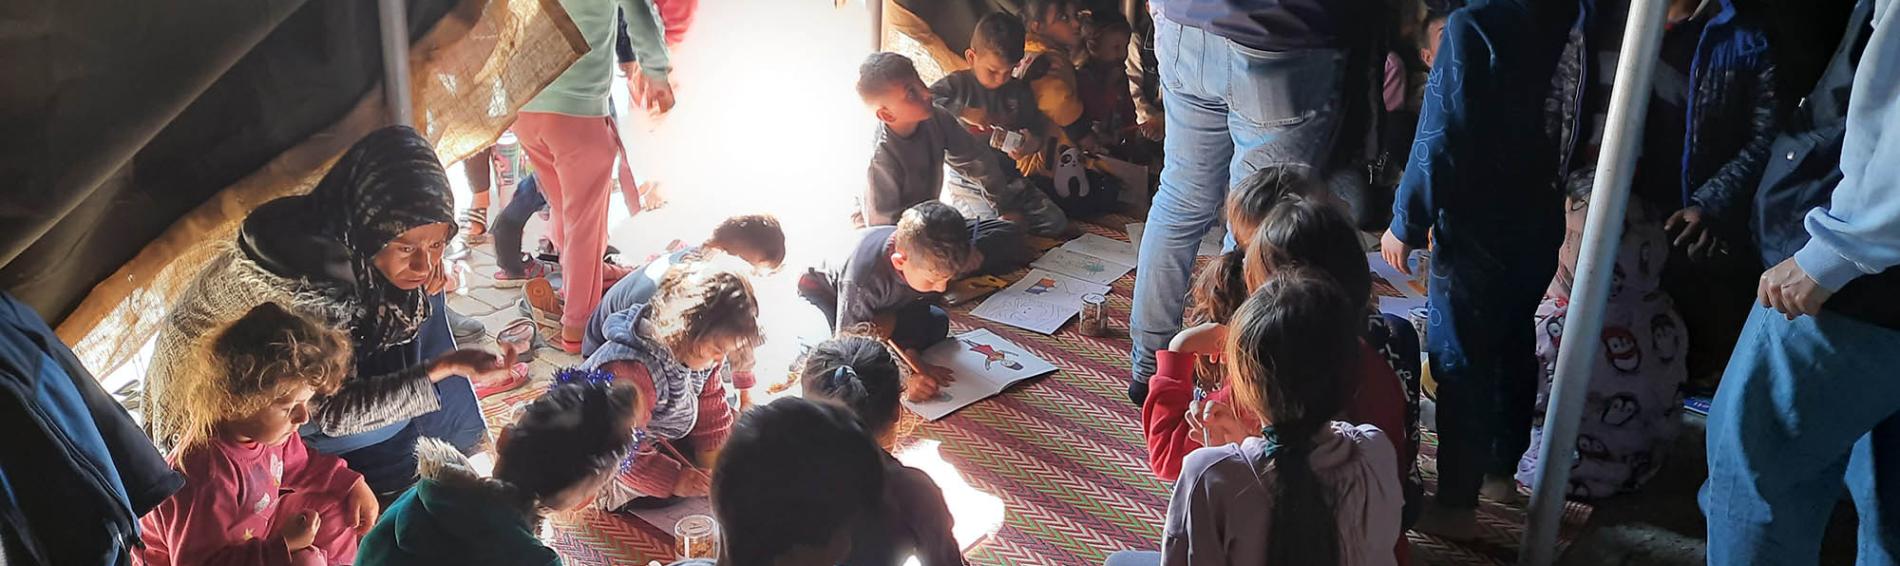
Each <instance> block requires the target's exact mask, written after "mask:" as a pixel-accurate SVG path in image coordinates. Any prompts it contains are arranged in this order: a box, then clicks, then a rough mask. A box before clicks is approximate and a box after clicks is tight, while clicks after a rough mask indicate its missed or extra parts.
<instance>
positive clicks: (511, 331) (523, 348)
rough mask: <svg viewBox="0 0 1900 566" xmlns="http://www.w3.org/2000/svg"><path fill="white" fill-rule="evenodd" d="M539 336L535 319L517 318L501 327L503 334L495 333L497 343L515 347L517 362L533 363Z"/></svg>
mask: <svg viewBox="0 0 1900 566" xmlns="http://www.w3.org/2000/svg"><path fill="white" fill-rule="evenodd" d="M538 334H539V332H537V331H536V328H535V323H534V320H533V319H528V318H517V319H514V320H512V321H509V322H508V325H507V326H503V327H501V332H496V333H495V341H496V342H500V343H502V344H504V345H507V346H511V347H513V348H514V350H515V359H516V360H518V361H523V362H532V361H534V349H535V347H536V344H535V343H536V342H537V341H538V340H536V338H538V337H539V336H537V335H538Z"/></svg>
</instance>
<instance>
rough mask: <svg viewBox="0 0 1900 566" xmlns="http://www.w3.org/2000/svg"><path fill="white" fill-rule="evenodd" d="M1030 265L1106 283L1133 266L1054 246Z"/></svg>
mask: <svg viewBox="0 0 1900 566" xmlns="http://www.w3.org/2000/svg"><path fill="white" fill-rule="evenodd" d="M1030 265H1034V266H1036V267H1040V268H1043V269H1047V270H1049V271H1054V272H1056V273H1060V274H1063V275H1068V276H1072V277H1075V278H1076V279H1081V280H1083V281H1087V282H1090V283H1096V284H1100V285H1108V284H1112V283H1114V282H1115V280H1116V279H1121V278H1122V276H1123V275H1127V274H1128V272H1129V271H1133V270H1134V269H1135V266H1132V265H1124V264H1119V263H1115V262H1112V261H1109V260H1106V259H1102V258H1098V257H1095V256H1092V255H1088V254H1085V253H1082V252H1078V251H1075V250H1070V249H1066V248H1056V249H1053V250H1049V253H1046V254H1043V255H1042V257H1041V258H1038V259H1036V262H1035V263H1033V264H1030Z"/></svg>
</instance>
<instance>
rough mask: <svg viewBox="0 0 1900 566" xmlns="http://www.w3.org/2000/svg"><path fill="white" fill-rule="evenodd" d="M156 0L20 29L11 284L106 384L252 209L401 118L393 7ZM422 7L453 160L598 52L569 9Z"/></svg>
mask: <svg viewBox="0 0 1900 566" xmlns="http://www.w3.org/2000/svg"><path fill="white" fill-rule="evenodd" d="M108 4H109V5H111V6H105V5H108ZM127 4H130V5H131V6H122V5H127ZM140 4H145V3H123V2H110V1H105V0H75V1H69V2H62V3H45V4H41V5H35V6H33V7H31V8H29V9H27V10H26V11H28V12H32V13H27V14H23V16H24V17H25V18H26V20H27V21H29V22H37V24H31V25H25V26H16V27H15V29H25V30H27V31H25V32H22V33H14V34H11V35H8V34H0V53H5V55H0V73H3V75H0V76H5V77H6V78H4V79H0V103H4V104H6V105H5V107H6V108H9V110H8V112H9V113H8V114H6V115H4V117H0V124H5V126H0V132H8V134H7V135H6V136H5V139H6V141H4V142H0V143H4V144H5V146H4V147H5V148H6V149H8V150H9V151H7V152H5V153H0V173H4V174H5V175H6V177H4V178H6V179H9V181H11V182H9V183H7V184H6V185H4V186H5V188H4V189H0V190H5V191H6V194H5V195H4V196H3V197H0V261H4V262H5V265H4V267H0V287H5V288H6V289H7V290H9V291H10V292H12V293H14V294H15V295H16V296H18V297H20V298H21V299H22V300H23V301H25V302H27V303H28V304H29V305H32V306H33V307H34V308H35V309H37V310H39V311H40V313H41V315H42V316H45V317H46V318H47V319H48V320H56V321H61V322H60V324H59V325H58V327H59V333H60V336H61V338H62V339H64V340H66V341H67V342H68V343H72V344H75V345H76V347H75V350H76V351H78V352H79V354H80V355H81V358H82V360H84V361H85V362H86V363H87V365H88V367H91V368H94V369H95V371H97V372H99V373H104V372H106V371H110V369H111V368H113V367H116V366H117V365H118V364H120V363H123V362H125V361H126V360H128V359H130V358H131V357H132V356H133V355H134V354H136V353H137V351H138V348H139V347H141V346H142V345H143V344H144V343H145V342H146V339H147V338H149V337H150V336H151V335H152V333H153V329H154V328H155V324H156V322H157V320H158V318H157V317H158V316H161V315H162V313H163V311H164V308H165V306H166V305H168V304H169V303H170V302H171V299H172V298H173V297H175V296H176V294H177V293H178V292H179V291H180V290H182V289H183V288H184V286H185V285H186V284H187V283H188V282H189V279H190V278H191V277H192V276H193V275H194V274H195V273H196V270H197V267H198V266H199V265H202V263H203V261H204V259H205V258H206V257H208V255H209V252H210V251H211V250H212V249H214V248H215V247H216V246H217V245H218V244H220V243H222V242H226V241H229V240H230V238H231V237H232V235H233V234H234V232H235V229H236V226H237V223H238V222H239V221H240V220H241V219H242V218H243V217H244V215H245V214H247V213H248V212H249V211H250V210H251V209H252V208H255V207H256V206H257V205H259V204H262V203H263V202H265V201H268V200H270V199H273V198H277V197H280V196H284V195H289V194H296V193H300V192H304V191H307V190H308V189H309V188H310V187H311V186H313V185H314V184H315V182H316V180H317V179H318V178H319V177H320V176H321V174H322V172H323V171H324V170H325V169H326V168H327V166H328V164H329V163H330V162H331V161H332V160H334V159H335V158H336V157H337V156H339V155H341V154H342V152H343V151H344V150H345V149H347V148H348V147H349V145H350V144H351V143H353V142H355V140H356V139H358V138H359V137H361V136H362V135H363V134H365V133H367V132H368V131H370V130H372V129H375V128H377V127H379V126H381V125H383V124H385V123H386V122H387V118H386V115H387V114H386V109H385V108H384V107H383V102H382V100H383V97H382V94H381V88H380V86H379V85H380V83H381V74H382V64H381V55H380V53H379V52H378V41H377V20H376V2H375V0H326V1H323V2H308V3H298V2H290V1H282V2H250V1H247V2H171V3H160V5H162V6H164V8H163V9H162V10H161V9H158V8H145V7H142V6H138V5H140ZM408 7H409V21H410V24H411V34H412V37H415V38H416V40H415V41H414V43H413V47H412V49H411V53H410V55H411V76H412V85H413V86H412V88H413V91H414V100H415V105H416V111H415V116H416V121H417V123H416V124H415V125H416V127H417V128H418V129H420V130H422V131H423V133H424V134H425V135H427V136H428V137H429V138H430V139H431V140H433V141H434V142H435V143H436V147H437V150H438V152H439V153H441V155H442V157H443V159H444V161H445V162H453V161H455V160H459V159H461V158H462V157H464V156H466V155H468V154H469V153H472V152H473V151H475V150H477V149H479V148H480V147H482V146H483V145H485V144H487V143H490V142H492V140H493V139H494V137H495V136H496V135H498V134H499V132H500V131H501V130H502V129H503V128H505V127H506V126H507V124H508V123H509V122H511V121H512V119H513V116H514V113H515V111H516V110H517V109H519V108H520V106H521V105H522V104H524V103H526V102H527V100H528V99H529V98H531V97H532V96H533V95H534V94H535V93H536V92H539V91H540V89H541V88H543V87H545V86H546V85H547V84H548V83H549V82H551V81H552V80H554V78H555V77H557V76H559V74H560V73H561V72H562V71H564V70H565V69H566V68H567V67H568V66H569V65H570V64H572V62H573V61H574V60H575V59H576V58H578V57H579V55H580V54H581V53H582V52H584V51H585V50H586V46H585V44H584V43H583V42H582V41H581V39H580V36H579V33H578V31H577V30H575V29H574V27H573V23H572V21H570V20H569V19H568V18H567V16H566V13H565V12H564V11H562V10H561V9H560V5H559V2H558V0H410V2H409V3H408ZM109 8H123V9H119V10H112V9H109ZM146 10H149V11H151V12H153V13H149V14H148V13H143V11H146ZM133 12H136V13H133ZM158 12H165V13H163V14H160V13H158ZM170 12H178V13H180V14H184V16H180V17H174V15H173V14H171V13H170ZM201 12H202V14H201ZM192 15H204V16H206V17H205V18H203V19H201V20H194V19H192V18H191V17H189V16H192ZM13 17H14V14H7V13H0V19H11V18H13ZM140 17H144V18H147V19H146V21H144V22H140V23H138V24H128V23H126V22H124V21H122V19H124V18H133V19H137V18H140ZM94 19H106V20H110V21H108V22H98V21H94ZM223 26H233V27H235V28H237V29H227V28H225V27H223ZM181 27H182V28H185V29H183V30H180V29H179V28H181ZM101 31H106V32H110V33H100V32H101ZM152 38H156V39H152ZM88 42H91V43H93V44H97V45H87V43H88ZM16 48H19V49H16ZM23 49H25V50H28V51H32V50H35V49H37V50H38V52H39V53H41V54H43V55H44V57H39V58H35V57H30V56H21V55H18V54H20V53H21V52H22V50H23ZM72 51H76V52H72ZM69 52H70V53H69ZM127 61H132V62H135V63H142V64H144V65H146V66H149V67H150V68H149V69H128V68H127ZM204 67H211V68H209V69H207V68H204ZM121 72H124V73H129V74H119V73H121ZM127 78H130V79H135V80H138V81H142V82H128V81H127V80H126V79H127ZM174 99H176V100H175V101H174ZM13 132H22V133H21V134H18V135H16V134H14V133H13Z"/></svg>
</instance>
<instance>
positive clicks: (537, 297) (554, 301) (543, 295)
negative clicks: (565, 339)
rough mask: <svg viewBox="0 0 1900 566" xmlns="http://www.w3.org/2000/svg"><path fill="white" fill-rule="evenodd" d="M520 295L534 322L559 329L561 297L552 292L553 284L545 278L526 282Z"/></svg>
mask: <svg viewBox="0 0 1900 566" xmlns="http://www.w3.org/2000/svg"><path fill="white" fill-rule="evenodd" d="M521 295H522V296H523V297H524V298H525V300H526V302H527V303H528V308H529V309H530V310H532V311H533V313H534V317H533V318H534V321H535V322H537V323H540V324H544V325H547V326H552V327H555V328H560V327H561V314H562V309H561V295H560V293H557V292H555V291H554V284H553V283H549V282H548V280H547V278H546V277H536V278H534V279H530V280H528V283H527V285H525V286H523V287H522V289H521Z"/></svg>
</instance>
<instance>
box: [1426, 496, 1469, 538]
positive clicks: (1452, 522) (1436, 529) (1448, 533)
mask: <svg viewBox="0 0 1900 566" xmlns="http://www.w3.org/2000/svg"><path fill="white" fill-rule="evenodd" d="M1412 530H1414V531H1418V532H1420V533H1424V534H1428V535H1432V536H1435V537H1439V538H1444V539H1449V540H1455V541H1468V540H1473V539H1476V538H1478V535H1479V534H1480V532H1481V531H1480V529H1479V528H1478V510H1477V508H1475V507H1473V508H1460V507H1447V506H1444V505H1441V504H1439V503H1438V502H1436V501H1432V502H1428V503H1426V504H1425V512H1424V513H1421V514H1419V517H1418V523H1417V524H1414V525H1412Z"/></svg>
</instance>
